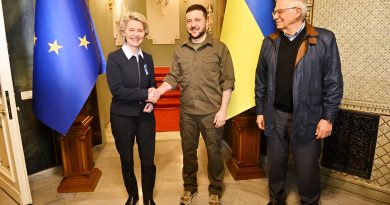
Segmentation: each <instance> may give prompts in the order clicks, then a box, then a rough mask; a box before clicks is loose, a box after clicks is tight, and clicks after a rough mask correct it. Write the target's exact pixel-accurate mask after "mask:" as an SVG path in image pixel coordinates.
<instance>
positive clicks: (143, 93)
mask: <svg viewBox="0 0 390 205" xmlns="http://www.w3.org/2000/svg"><path fill="white" fill-rule="evenodd" d="M140 99H141V100H147V99H148V90H145V89H142V90H141V91H140Z"/></svg>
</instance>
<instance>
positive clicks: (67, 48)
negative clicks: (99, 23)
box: [33, 0, 105, 135]
mask: <svg viewBox="0 0 390 205" xmlns="http://www.w3.org/2000/svg"><path fill="white" fill-rule="evenodd" d="M104 69H105V60H104V55H103V52H102V50H101V47H100V45H99V41H98V38H97V35H96V33H95V30H94V26H93V22H92V19H91V16H90V14H89V10H88V7H87V5H86V2H85V0H54V1H53V0H37V1H36V8H35V35H34V70H33V108H34V112H35V115H36V116H37V118H38V119H39V120H41V121H42V122H43V123H45V124H46V125H47V126H49V127H50V128H52V129H54V130H56V131H57V132H59V133H61V134H62V135H65V134H66V133H67V132H68V130H69V128H70V127H71V125H72V123H73V121H74V120H75V118H76V117H77V115H78V113H79V112H80V110H81V108H82V107H83V105H84V103H85V101H86V100H87V98H88V96H89V94H90V92H91V90H92V89H93V87H94V85H95V82H96V79H97V76H98V74H99V73H104V72H105V71H104Z"/></svg>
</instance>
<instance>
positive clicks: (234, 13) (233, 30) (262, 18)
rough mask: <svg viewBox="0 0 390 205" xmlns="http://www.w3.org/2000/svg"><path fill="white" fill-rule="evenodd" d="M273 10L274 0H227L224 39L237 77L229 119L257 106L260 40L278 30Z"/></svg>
mask: <svg viewBox="0 0 390 205" xmlns="http://www.w3.org/2000/svg"><path fill="white" fill-rule="evenodd" d="M273 9H274V0H228V1H227V3H226V10H225V17H224V22H223V26H222V32H221V41H222V42H224V43H225V44H226V45H227V47H228V48H229V50H230V53H231V56H232V59H233V65H234V74H235V78H236V83H235V89H234V92H233V93H232V97H231V99H230V104H229V109H228V118H231V117H233V116H235V115H237V114H240V113H241V112H243V111H245V110H247V109H249V108H251V107H253V106H255V100H254V95H253V93H254V89H255V84H254V82H255V73H256V66H257V61H258V58H259V54H260V48H261V43H262V41H263V39H264V37H266V36H268V35H269V34H271V33H273V32H274V31H275V30H276V28H275V23H274V21H273V19H272V11H273Z"/></svg>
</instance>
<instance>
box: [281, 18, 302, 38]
mask: <svg viewBox="0 0 390 205" xmlns="http://www.w3.org/2000/svg"><path fill="white" fill-rule="evenodd" d="M305 26H306V23H305V21H303V23H302V25H301V27H299V29H298V31H297V32H295V33H294V34H293V35H288V34H287V33H283V34H284V36H286V38H287V39H288V40H289V41H293V40H294V39H295V38H296V37H297V36H298V35H299V33H301V31H302V30H303V29H304V28H305Z"/></svg>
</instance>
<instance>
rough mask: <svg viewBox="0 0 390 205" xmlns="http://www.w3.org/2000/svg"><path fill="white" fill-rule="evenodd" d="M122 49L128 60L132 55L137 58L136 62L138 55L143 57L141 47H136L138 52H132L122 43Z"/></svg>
mask: <svg viewBox="0 0 390 205" xmlns="http://www.w3.org/2000/svg"><path fill="white" fill-rule="evenodd" d="M122 51H123V52H124V53H125V55H126V58H127V60H130V58H131V57H132V56H135V58H137V62H139V56H141V57H142V58H144V54H143V53H142V50H141V48H138V53H136V54H134V53H133V52H132V51H131V50H130V48H129V47H127V46H126V44H123V46H122Z"/></svg>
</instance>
